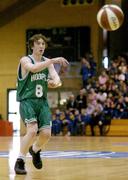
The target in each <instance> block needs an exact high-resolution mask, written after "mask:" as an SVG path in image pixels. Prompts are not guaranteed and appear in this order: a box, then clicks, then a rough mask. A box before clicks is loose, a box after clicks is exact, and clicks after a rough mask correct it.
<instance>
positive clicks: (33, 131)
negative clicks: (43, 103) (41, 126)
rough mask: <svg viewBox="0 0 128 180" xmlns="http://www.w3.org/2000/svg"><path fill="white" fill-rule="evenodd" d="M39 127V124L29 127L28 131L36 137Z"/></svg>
mask: <svg viewBox="0 0 128 180" xmlns="http://www.w3.org/2000/svg"><path fill="white" fill-rule="evenodd" d="M37 131H38V128H37V126H36V125H35V126H31V127H29V128H28V129H27V133H28V134H30V135H31V137H35V136H36V135H37Z"/></svg>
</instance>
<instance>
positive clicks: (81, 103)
mask: <svg viewBox="0 0 128 180" xmlns="http://www.w3.org/2000/svg"><path fill="white" fill-rule="evenodd" d="M76 102H77V109H78V110H79V112H81V109H83V108H86V107H87V98H86V95H85V89H80V91H79V94H78V95H77V96H76Z"/></svg>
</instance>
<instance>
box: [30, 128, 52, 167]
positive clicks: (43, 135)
mask: <svg viewBox="0 0 128 180" xmlns="http://www.w3.org/2000/svg"><path fill="white" fill-rule="evenodd" d="M50 137H51V128H47V129H42V130H41V131H40V132H39V136H38V137H37V139H36V141H35V142H34V143H33V145H32V146H31V147H30V148H29V152H30V154H31V155H32V162H33V165H34V166H35V167H36V168H37V169H41V168H42V160H41V157H40V152H41V150H42V149H43V148H44V146H45V144H46V143H47V142H48V140H49V139H50Z"/></svg>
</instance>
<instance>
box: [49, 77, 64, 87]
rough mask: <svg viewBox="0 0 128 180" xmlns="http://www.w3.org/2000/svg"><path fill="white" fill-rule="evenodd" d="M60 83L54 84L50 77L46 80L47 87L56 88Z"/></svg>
mask: <svg viewBox="0 0 128 180" xmlns="http://www.w3.org/2000/svg"><path fill="white" fill-rule="evenodd" d="M61 85H62V82H61V81H60V82H59V83H57V84H56V83H55V82H54V81H53V80H52V79H49V80H48V87H49V88H57V87H60V86H61Z"/></svg>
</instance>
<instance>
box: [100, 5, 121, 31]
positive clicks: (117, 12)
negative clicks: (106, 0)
mask: <svg viewBox="0 0 128 180" xmlns="http://www.w3.org/2000/svg"><path fill="white" fill-rule="evenodd" d="M123 21H124V13H123V11H122V9H121V8H120V7H119V6H117V5H114V4H107V5H104V6H103V7H102V8H101V9H100V10H99V11H98V13H97V22H98V24H99V26H100V27H101V28H102V29H105V30H107V31H115V30H117V29H118V28H119V27H120V26H121V25H122V23H123Z"/></svg>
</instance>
